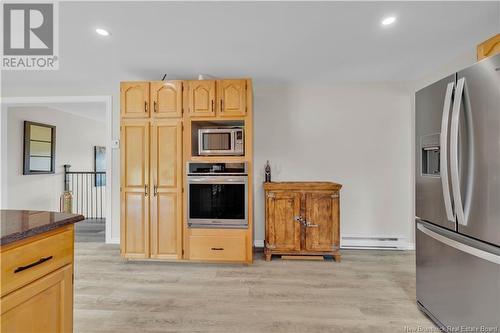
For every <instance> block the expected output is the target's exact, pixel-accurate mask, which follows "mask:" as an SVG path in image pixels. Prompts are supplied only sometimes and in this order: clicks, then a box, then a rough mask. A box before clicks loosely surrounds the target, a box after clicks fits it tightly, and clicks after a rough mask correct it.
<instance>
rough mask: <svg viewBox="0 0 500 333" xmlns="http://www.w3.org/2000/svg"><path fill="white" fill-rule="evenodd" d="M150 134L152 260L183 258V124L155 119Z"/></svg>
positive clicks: (179, 121)
mask: <svg viewBox="0 0 500 333" xmlns="http://www.w3.org/2000/svg"><path fill="white" fill-rule="evenodd" d="M151 128H152V135H151V184H153V193H152V197H151V236H152V237H151V250H152V251H151V257H152V258H158V259H181V258H182V225H181V223H180V221H181V220H182V121H181V120H168V121H167V120H156V121H154V122H153V123H152V126H151Z"/></svg>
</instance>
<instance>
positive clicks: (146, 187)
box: [144, 185, 148, 197]
mask: <svg viewBox="0 0 500 333" xmlns="http://www.w3.org/2000/svg"><path fill="white" fill-rule="evenodd" d="M144 196H145V197H147V196H148V185H144Z"/></svg>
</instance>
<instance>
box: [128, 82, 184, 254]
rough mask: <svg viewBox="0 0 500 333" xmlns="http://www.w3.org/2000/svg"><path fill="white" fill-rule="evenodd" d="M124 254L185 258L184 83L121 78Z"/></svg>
mask: <svg viewBox="0 0 500 333" xmlns="http://www.w3.org/2000/svg"><path fill="white" fill-rule="evenodd" d="M120 95H121V98H120V115H121V124H120V132H121V135H120V136H121V141H120V142H121V144H120V146H121V149H120V152H121V186H120V199H121V252H122V255H123V256H124V257H126V258H131V259H133V258H136V259H145V258H156V259H181V258H182V228H181V226H180V224H179V223H178V222H179V221H181V220H182V172H183V168H182V159H183V156H182V129H183V121H182V116H183V109H184V107H183V100H184V99H183V96H182V95H183V82H182V81H158V82H156V81H152V82H149V81H147V82H140V81H139V82H122V83H121V87H120Z"/></svg>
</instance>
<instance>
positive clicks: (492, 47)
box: [477, 34, 500, 61]
mask: <svg viewBox="0 0 500 333" xmlns="http://www.w3.org/2000/svg"><path fill="white" fill-rule="evenodd" d="M498 53H500V34H496V35H495V36H493V37H491V38H490V39H488V40H486V41H484V42H483V43H481V44H479V45H478V46H477V60H478V61H479V60H482V59H484V58H487V57H491V56H493V55H495V54H498Z"/></svg>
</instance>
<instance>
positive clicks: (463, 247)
mask: <svg viewBox="0 0 500 333" xmlns="http://www.w3.org/2000/svg"><path fill="white" fill-rule="evenodd" d="M417 228H418V230H420V231H421V232H423V233H424V234H426V235H427V236H429V237H432V238H434V239H435V240H437V241H438V242H441V243H443V244H446V245H448V246H451V247H453V248H455V249H457V250H459V251H462V252H465V253H467V254H470V255H473V256H475V257H478V258H481V259H484V260H487V261H489V262H492V263H494V264H497V265H500V256H499V255H496V254H494V253H490V252H486V251H483V250H480V249H478V248H475V247H472V246H469V245H467V244H464V243H460V242H457V241H456V240H454V239H451V238H448V237H446V236H443V235H440V234H438V233H437V232H435V231H432V230H430V229H429V228H427V227H425V226H424V225H422V224H420V223H418V224H417Z"/></svg>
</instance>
